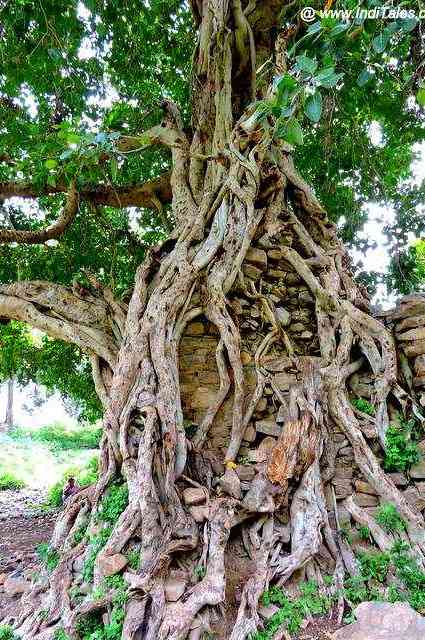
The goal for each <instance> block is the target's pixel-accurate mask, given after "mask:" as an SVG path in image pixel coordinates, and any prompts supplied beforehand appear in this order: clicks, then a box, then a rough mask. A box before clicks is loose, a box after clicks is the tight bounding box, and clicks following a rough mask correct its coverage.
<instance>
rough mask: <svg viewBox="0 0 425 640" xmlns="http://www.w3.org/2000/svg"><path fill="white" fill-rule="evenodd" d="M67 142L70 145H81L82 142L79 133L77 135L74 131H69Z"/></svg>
mask: <svg viewBox="0 0 425 640" xmlns="http://www.w3.org/2000/svg"><path fill="white" fill-rule="evenodd" d="M66 141H67V142H69V144H79V142H81V136H79V135H78V133H75V132H74V131H67V132H66Z"/></svg>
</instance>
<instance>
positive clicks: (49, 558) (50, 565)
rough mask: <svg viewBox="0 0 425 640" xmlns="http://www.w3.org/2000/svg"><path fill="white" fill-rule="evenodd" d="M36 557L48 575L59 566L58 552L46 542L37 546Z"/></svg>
mask: <svg viewBox="0 0 425 640" xmlns="http://www.w3.org/2000/svg"><path fill="white" fill-rule="evenodd" d="M37 555H38V557H39V558H40V560H41V562H42V563H43V565H44V566H45V568H46V569H47V571H48V572H49V573H51V572H52V571H53V570H54V569H56V567H57V566H58V564H59V554H58V552H57V551H56V549H54V548H53V547H51V546H50V544H48V543H47V542H41V543H40V544H39V545H38V547H37Z"/></svg>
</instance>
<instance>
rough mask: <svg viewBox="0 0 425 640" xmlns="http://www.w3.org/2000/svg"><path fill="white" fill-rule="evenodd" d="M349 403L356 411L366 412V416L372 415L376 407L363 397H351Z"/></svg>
mask: <svg viewBox="0 0 425 640" xmlns="http://www.w3.org/2000/svg"><path fill="white" fill-rule="evenodd" d="M351 404H352V405H353V407H355V408H356V409H357V410H358V411H361V412H362V413H366V414H367V415H368V416H374V415H375V413H376V409H375V407H374V406H373V404H370V402H368V401H367V400H365V399H364V398H353V400H351Z"/></svg>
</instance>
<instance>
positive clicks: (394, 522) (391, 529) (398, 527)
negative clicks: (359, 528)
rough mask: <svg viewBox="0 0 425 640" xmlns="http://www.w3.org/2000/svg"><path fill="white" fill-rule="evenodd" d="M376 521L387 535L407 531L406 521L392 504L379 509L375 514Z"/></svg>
mask: <svg viewBox="0 0 425 640" xmlns="http://www.w3.org/2000/svg"><path fill="white" fill-rule="evenodd" d="M375 520H376V522H377V523H378V524H379V525H381V527H382V528H383V529H384V530H385V531H386V532H387V533H402V532H403V531H405V530H406V523H405V521H404V520H403V518H402V517H401V516H400V514H399V512H398V511H397V509H396V508H395V506H394V505H393V504H391V503H390V502H386V503H385V504H383V505H381V506H380V507H379V509H378V510H377V511H376V514H375Z"/></svg>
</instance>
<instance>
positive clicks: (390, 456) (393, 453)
mask: <svg viewBox="0 0 425 640" xmlns="http://www.w3.org/2000/svg"><path fill="white" fill-rule="evenodd" d="M415 428H416V421H415V420H408V421H404V420H402V418H400V417H399V420H398V424H397V425H394V424H391V425H390V426H389V427H388V429H387V434H386V438H385V444H386V446H385V458H384V469H385V471H408V470H409V469H410V467H411V466H412V465H414V464H416V463H417V462H419V460H420V459H421V456H420V453H419V449H418V446H417V444H416V443H415V442H414V441H412V432H413V431H414V430H415Z"/></svg>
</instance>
